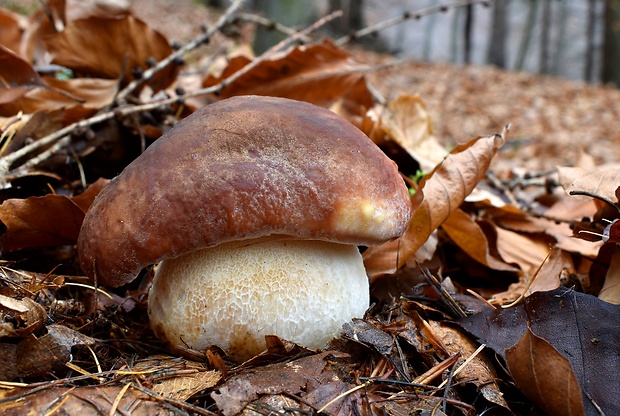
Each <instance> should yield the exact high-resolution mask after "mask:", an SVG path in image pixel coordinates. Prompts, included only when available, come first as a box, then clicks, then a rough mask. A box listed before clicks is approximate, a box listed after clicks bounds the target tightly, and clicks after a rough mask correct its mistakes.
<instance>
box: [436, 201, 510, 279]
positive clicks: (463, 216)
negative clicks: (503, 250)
mask: <svg viewBox="0 0 620 416" xmlns="http://www.w3.org/2000/svg"><path fill="white" fill-rule="evenodd" d="M441 228H442V229H443V230H444V231H445V232H446V233H447V234H448V236H450V238H451V239H452V241H454V243H455V244H456V245H458V246H459V247H460V248H461V249H462V250H463V251H464V252H465V253H467V254H468V255H469V256H470V257H471V258H473V259H474V260H476V261H477V262H479V263H480V264H484V265H485V266H487V267H489V268H491V269H494V270H503V271H511V272H516V271H517V269H516V268H515V267H513V266H511V265H509V264H507V263H505V262H503V261H501V260H499V259H496V258H495V257H493V256H491V253H490V252H489V242H488V240H487V237H486V235H485V234H484V231H482V228H480V226H479V225H478V224H477V223H476V221H474V220H473V219H472V218H471V217H470V216H469V215H468V214H467V213H465V211H463V210H462V209H460V208H457V209H455V210H453V211H452V212H451V213H450V216H449V217H448V219H446V221H444V223H443V224H442V225H441Z"/></svg>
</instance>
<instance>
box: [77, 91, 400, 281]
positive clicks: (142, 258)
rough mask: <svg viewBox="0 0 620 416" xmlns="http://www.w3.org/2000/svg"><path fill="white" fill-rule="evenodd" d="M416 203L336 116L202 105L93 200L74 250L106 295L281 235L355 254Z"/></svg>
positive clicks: (297, 106)
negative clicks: (344, 246)
mask: <svg viewBox="0 0 620 416" xmlns="http://www.w3.org/2000/svg"><path fill="white" fill-rule="evenodd" d="M410 216H411V204H410V198H409V194H408V191H407V187H406V186H405V184H404V181H403V179H402V178H401V177H400V175H399V173H398V170H397V168H396V165H395V163H394V162H392V161H391V160H390V159H388V158H387V157H386V156H385V154H383V152H382V151H381V150H380V149H379V148H378V147H377V146H376V145H375V144H374V143H372V141H371V140H370V139H368V137H366V135H364V134H363V133H362V132H361V131H359V130H358V129H357V128H356V127H354V126H353V125H351V124H350V123H348V122H347V121H346V120H344V119H342V118H341V117H339V116H338V115H336V114H334V113H333V112H331V111H329V110H326V109H324V108H320V107H317V106H314V105H312V104H308V103H304V102H299V101H293V100H288V99H282V98H271V97H258V96H245V97H234V98H230V99H227V100H223V101H219V102H217V103H214V104H211V105H209V106H206V107H204V108H202V109H200V110H198V111H196V112H195V113H194V114H192V115H190V116H189V117H187V118H186V119H184V120H183V121H181V122H179V123H178V124H177V125H176V126H175V127H174V128H173V129H172V130H170V132H168V133H167V134H166V135H164V136H163V137H161V138H160V139H159V140H157V141H156V142H155V143H153V144H152V145H151V146H150V147H149V148H148V149H147V150H146V151H145V152H144V153H143V154H142V155H141V156H140V157H138V158H137V159H136V160H135V161H134V162H132V163H131V164H130V165H129V166H127V168H125V170H124V171H123V172H122V173H121V174H120V175H119V176H118V177H116V178H114V179H113V180H112V181H111V182H110V183H109V185H108V186H107V187H106V188H105V189H104V190H103V191H102V192H101V193H100V194H99V195H98V196H97V198H96V199H95V201H94V203H93V205H92V206H91V208H90V209H89V211H88V213H87V214H86V218H85V219H84V224H83V225H82V229H81V232H80V237H79V241H78V250H79V257H80V263H81V266H82V269H83V271H84V272H85V273H86V274H87V275H88V276H90V277H91V278H94V277H95V276H96V278H97V280H98V282H99V283H100V284H103V285H108V286H120V285H122V284H125V283H127V282H129V281H131V280H132V279H134V278H135V276H136V275H137V274H138V272H139V271H140V269H142V268H143V267H145V266H147V265H149V264H153V263H156V262H159V261H161V260H165V259H168V258H174V257H178V256H180V255H182V254H186V253H189V252H192V251H195V250H198V249H202V248H206V247H211V246H216V245H218V244H220V243H223V242H228V241H234V240H243V239H250V238H257V237H263V236H269V235H285V236H292V237H295V238H303V239H318V240H326V241H334V242H342V243H350V244H356V245H376V244H380V243H383V242H385V241H387V240H390V239H394V238H396V237H398V236H400V235H401V234H402V233H403V232H404V231H405V229H406V228H407V224H408V222H409V219H410Z"/></svg>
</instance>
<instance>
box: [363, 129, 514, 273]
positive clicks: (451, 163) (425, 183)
mask: <svg viewBox="0 0 620 416" xmlns="http://www.w3.org/2000/svg"><path fill="white" fill-rule="evenodd" d="M504 140H505V139H504V135H502V134H495V135H493V136H488V137H481V138H478V139H474V140H472V141H470V142H469V143H467V144H465V145H461V146H458V147H456V148H455V149H454V150H452V152H450V154H449V155H448V156H446V158H445V160H444V161H443V162H442V163H441V164H440V165H438V166H437V167H436V168H435V170H433V172H431V173H430V174H428V175H426V176H425V177H424V178H423V179H422V181H421V182H420V185H419V188H418V190H417V191H416V193H415V194H414V195H413V197H412V198H411V202H412V205H413V210H414V211H413V215H412V218H411V222H410V223H409V228H408V229H407V231H405V234H404V235H403V236H402V237H400V238H398V239H397V240H395V241H392V242H389V243H386V244H383V245H381V246H378V247H370V248H369V249H368V250H366V251H365V252H364V262H365V263H364V264H365V266H366V270H367V272H368V274H369V275H370V276H379V275H382V274H392V273H394V271H395V270H396V266H397V267H401V266H403V265H404V264H405V263H406V262H407V260H408V259H409V258H411V257H412V256H414V255H415V253H416V251H417V250H418V249H419V248H420V247H422V245H423V244H424V242H425V241H426V240H427V239H428V238H429V236H430V235H431V234H432V233H433V232H434V231H435V230H436V229H437V227H439V226H440V225H441V224H442V223H443V222H444V221H445V220H446V219H448V217H449V216H450V214H451V213H452V211H454V210H455V209H457V208H458V207H459V206H460V205H461V203H462V202H463V201H464V200H465V198H466V197H467V195H469V193H470V192H471V191H472V190H473V189H474V188H475V186H476V185H477V184H478V182H479V181H480V180H482V179H483V178H484V175H485V173H486V170H487V169H488V167H489V165H490V163H491V160H492V159H493V156H495V154H496V153H497V152H498V151H499V149H500V147H501V146H502V144H503V143H504ZM374 256H377V257H381V258H382V261H381V262H373V261H368V260H367V259H372V257H374ZM377 265H378V266H382V265H389V267H390V269H378V268H377Z"/></svg>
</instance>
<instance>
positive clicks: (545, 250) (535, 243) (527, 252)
mask: <svg viewBox="0 0 620 416" xmlns="http://www.w3.org/2000/svg"><path fill="white" fill-rule="evenodd" d="M496 232H497V250H498V251H499V253H500V255H501V256H502V259H504V261H506V262H508V263H514V264H518V265H519V268H520V269H521V270H523V271H524V272H525V273H526V274H528V275H530V276H531V275H532V273H534V271H536V269H538V267H539V266H540V265H541V264H542V262H543V260H544V259H545V257H547V254H549V244H548V243H546V242H545V241H543V240H542V239H540V238H536V236H532V237H529V236H526V235H523V234H519V233H515V232H514V231H510V230H506V229H504V228H501V227H497V228H496Z"/></svg>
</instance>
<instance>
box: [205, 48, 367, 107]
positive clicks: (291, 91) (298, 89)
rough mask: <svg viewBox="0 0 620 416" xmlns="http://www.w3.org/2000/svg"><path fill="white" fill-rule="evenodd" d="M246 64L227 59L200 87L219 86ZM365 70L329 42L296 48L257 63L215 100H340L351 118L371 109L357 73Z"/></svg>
mask: <svg viewBox="0 0 620 416" xmlns="http://www.w3.org/2000/svg"><path fill="white" fill-rule="evenodd" d="M250 62H251V61H250V59H249V58H247V57H245V56H238V57H235V58H233V59H231V61H230V63H229V64H228V66H227V67H226V68H225V69H224V71H223V72H222V74H221V75H220V76H219V77H215V76H212V75H210V76H209V77H207V78H206V79H205V80H204V82H203V86H205V87H209V86H212V85H215V84H217V83H219V82H220V81H222V80H223V79H225V78H227V77H228V76H230V75H232V74H233V73H235V72H237V71H238V70H239V69H241V68H243V67H244V66H245V65H247V64H249V63H250ZM365 68H366V66H365V65H361V64H359V63H358V62H356V61H354V60H353V59H352V58H351V57H350V56H349V54H348V53H347V52H345V51H344V50H342V49H339V48H337V47H336V46H334V44H333V43H332V42H331V41H325V42H322V43H318V44H314V45H309V46H298V47H296V48H293V49H292V50H290V51H287V52H285V53H281V54H279V55H278V56H276V57H274V58H272V59H267V60H265V61H263V62H261V63H260V64H258V66H256V67H255V68H253V69H252V70H251V71H249V72H248V73H246V74H244V75H242V76H241V77H240V78H238V79H237V80H236V81H235V82H233V83H231V84H230V85H228V86H226V87H225V88H224V89H222V91H221V93H220V95H219V97H220V98H228V97H233V96H237V95H250V94H251V95H268V96H273V97H283V98H290V99H293V100H299V101H307V102H309V103H312V104H316V105H318V106H321V107H329V106H331V105H332V104H333V103H334V102H335V101H337V100H339V99H343V100H344V101H345V102H346V105H347V106H352V107H353V110H352V111H351V112H352V113H353V114H357V115H360V114H362V113H363V112H362V109H364V111H365V110H366V109H368V108H370V107H372V105H373V98H372V95H371V94H370V92H369V90H368V88H367V86H366V80H365V78H364V74H363V73H362V72H361V70H362V69H365Z"/></svg>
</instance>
